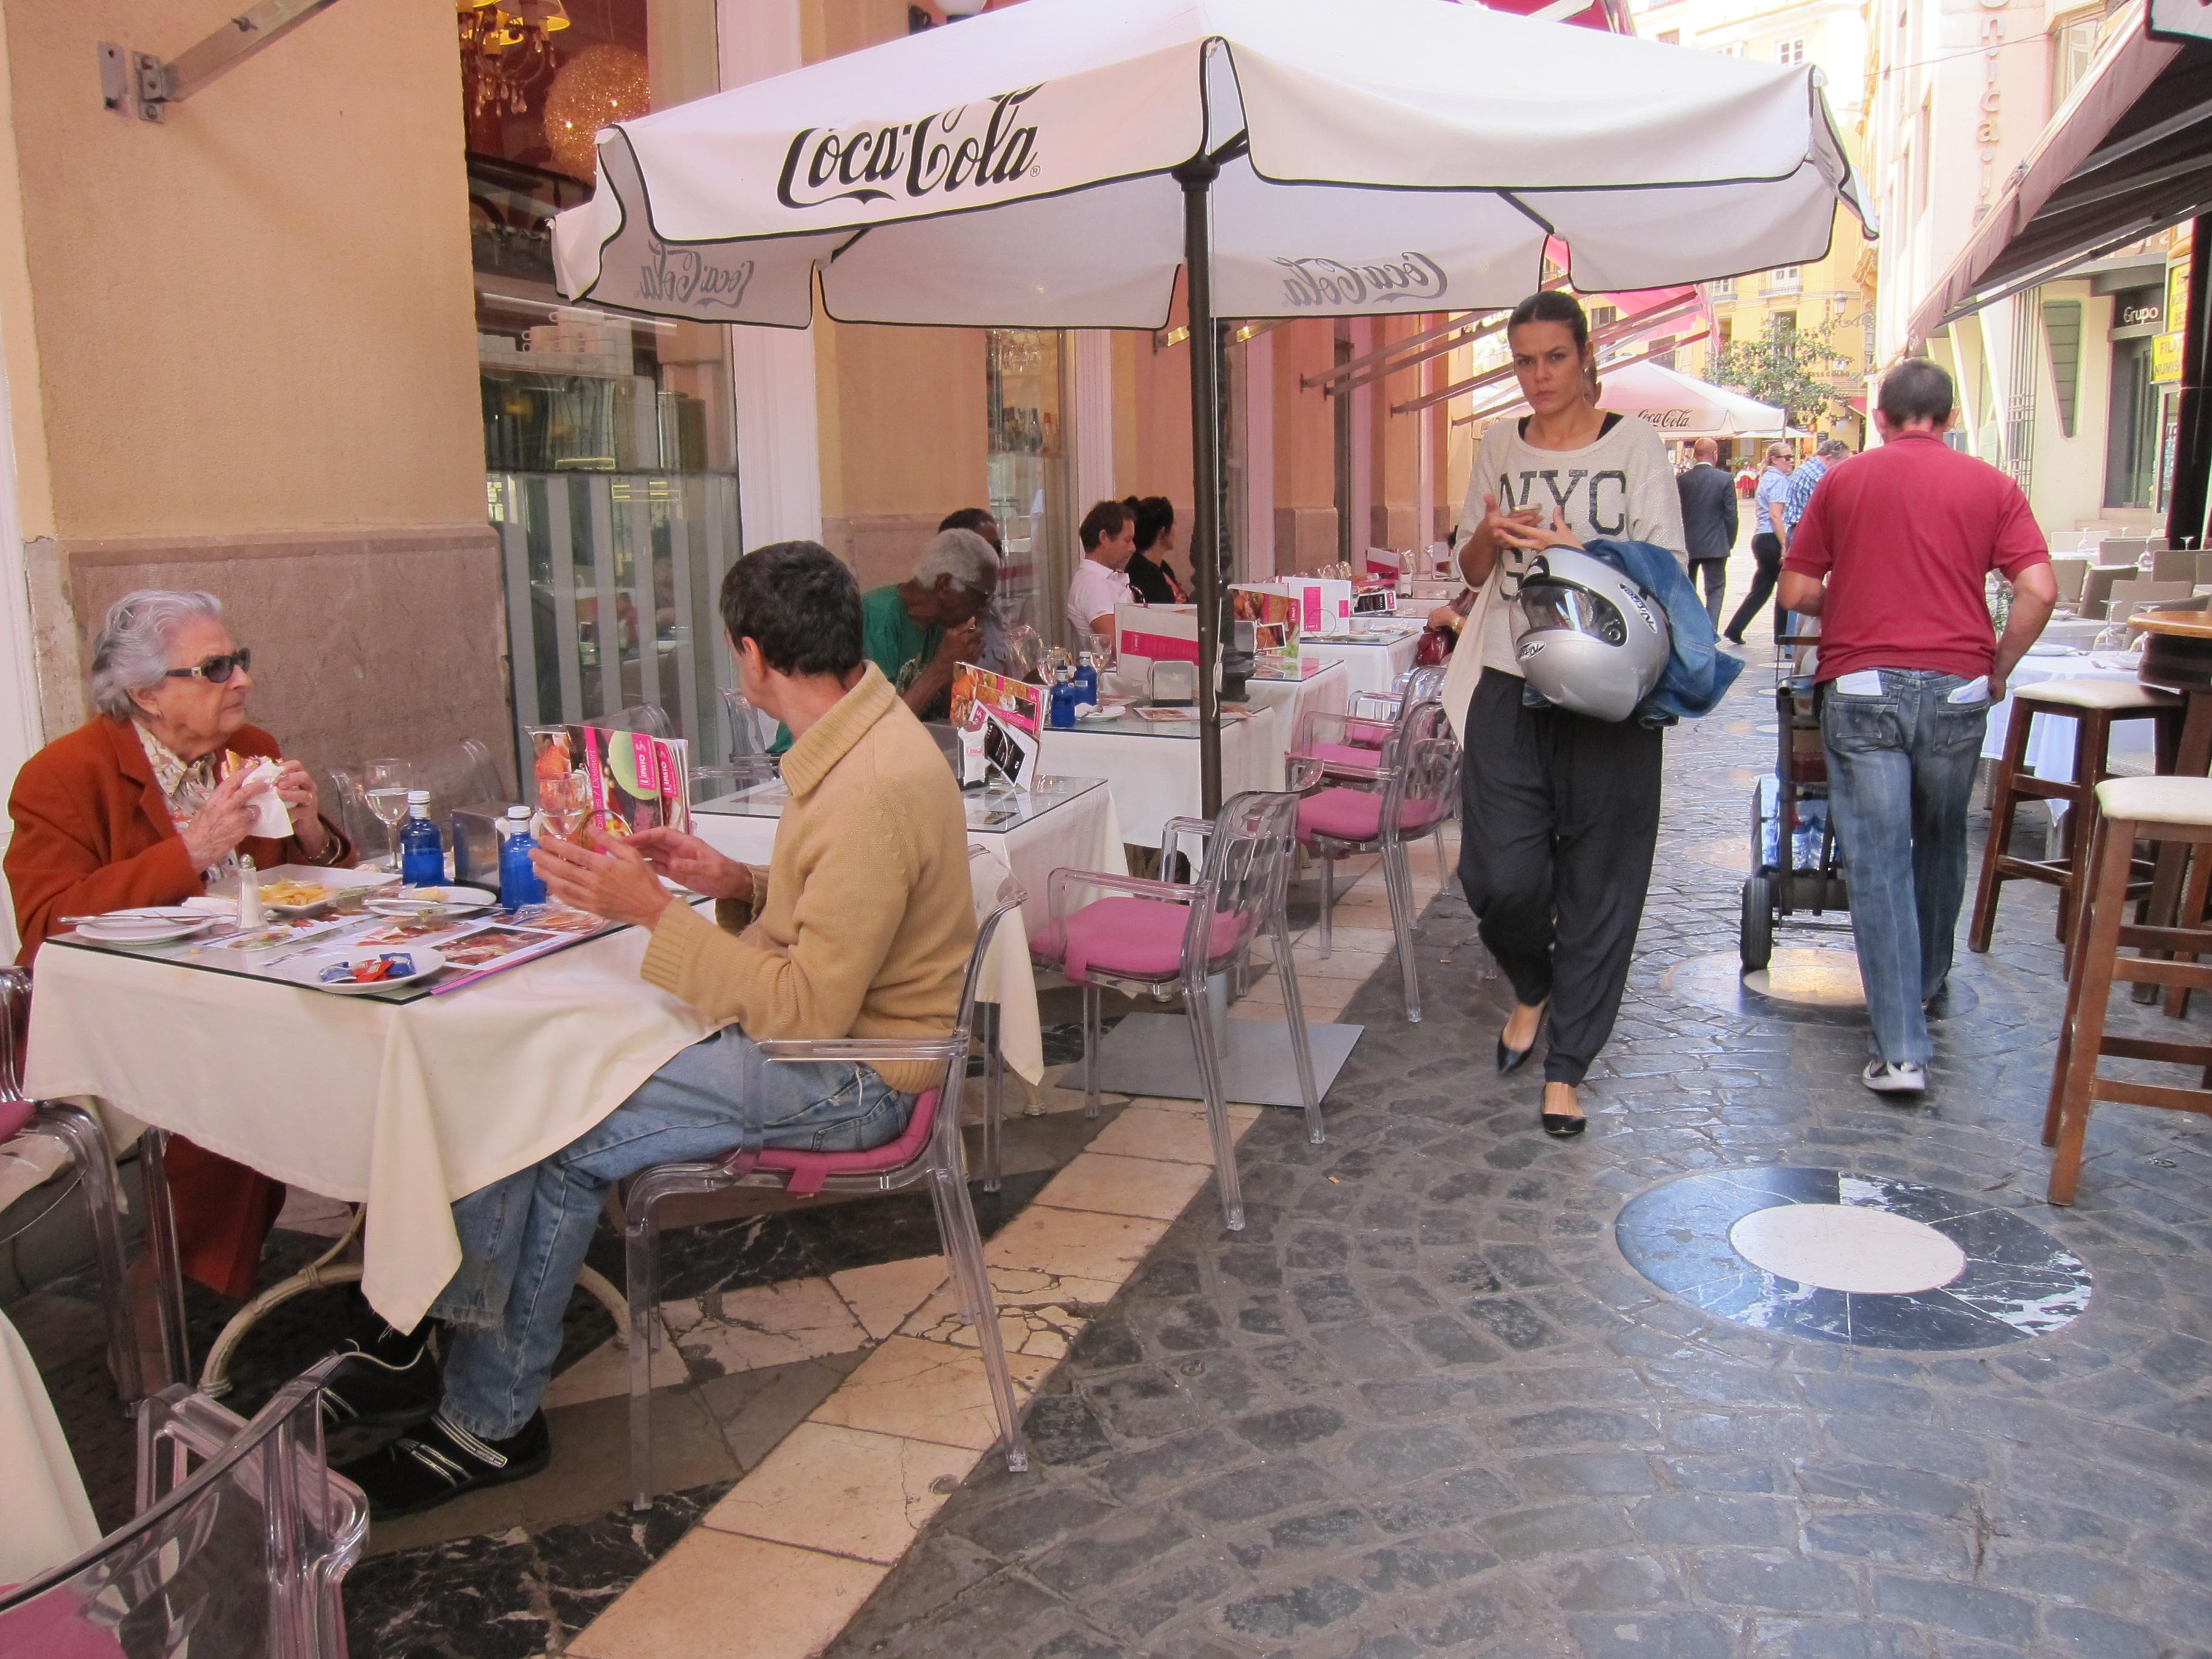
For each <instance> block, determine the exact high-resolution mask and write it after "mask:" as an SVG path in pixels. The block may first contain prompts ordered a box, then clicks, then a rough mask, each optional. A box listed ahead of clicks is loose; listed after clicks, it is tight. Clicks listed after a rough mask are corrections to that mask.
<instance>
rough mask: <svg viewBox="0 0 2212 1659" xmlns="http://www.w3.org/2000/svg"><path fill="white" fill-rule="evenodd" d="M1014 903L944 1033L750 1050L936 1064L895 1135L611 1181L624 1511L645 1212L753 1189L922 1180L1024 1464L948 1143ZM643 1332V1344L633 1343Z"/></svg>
mask: <svg viewBox="0 0 2212 1659" xmlns="http://www.w3.org/2000/svg"><path fill="white" fill-rule="evenodd" d="M1020 906H1021V896H1020V894H1019V893H1018V892H1016V893H1015V894H1014V895H1013V896H1011V897H1006V898H1002V899H1001V900H1000V902H999V903H998V904H997V905H996V906H994V908H993V909H992V910H991V912H990V914H989V915H987V917H985V919H984V920H983V921H982V923H981V926H979V927H977V928H976V930H975V951H974V952H973V953H972V954H971V955H970V956H969V958H968V974H967V977H966V979H965V980H964V981H963V983H962V986H961V989H960V1007H959V1012H958V1014H957V1018H956V1019H955V1022H954V1024H953V1028H952V1030H951V1031H950V1032H948V1033H947V1034H946V1035H945V1036H942V1037H939V1038H934V1039H921V1038H916V1039H915V1040H913V1041H908V1040H906V1039H904V1038H874V1037H844V1038H839V1039H836V1040H835V1041H826V1042H800V1041H771V1042H763V1043H762V1044H761V1045H760V1048H761V1052H762V1053H763V1054H765V1055H766V1056H767V1057H768V1059H769V1060H771V1061H781V1062H787V1063H791V1062H797V1063H809V1062H817V1061H823V1060H829V1061H836V1062H849V1063H852V1064H854V1065H866V1064H867V1063H869V1062H870V1061H876V1060H914V1061H927V1062H928V1063H930V1064H932V1065H936V1066H943V1067H944V1068H945V1070H944V1078H943V1080H942V1081H941V1082H940V1083H939V1084H938V1085H936V1086H935V1087H933V1088H931V1089H929V1090H928V1091H926V1092H925V1093H923V1094H922V1095H921V1097H920V1098H919V1099H917V1100H916V1101H915V1105H914V1113H913V1115H912V1116H911V1117H910V1118H909V1119H908V1121H907V1127H906V1132H905V1133H903V1134H902V1135H900V1136H899V1138H898V1139H896V1140H893V1141H890V1142H888V1143H886V1144H885V1145H884V1146H877V1147H874V1148H872V1149H871V1150H869V1151H866V1152H797V1151H783V1150H778V1149H776V1148H774V1147H770V1148H768V1149H766V1150H764V1151H761V1152H731V1153H728V1154H726V1156H724V1157H722V1158H714V1159H709V1160H707V1161H705V1162H702V1163H696V1164H660V1165H658V1166H657V1167H655V1168H653V1169H650V1170H642V1171H641V1172H640V1173H639V1174H637V1175H635V1176H632V1177H631V1178H630V1179H629V1181H628V1182H624V1183H623V1191H622V1195H621V1202H622V1208H623V1237H624V1242H625V1245H626V1249H627V1253H628V1254H627V1260H628V1266H629V1319H630V1329H631V1331H632V1333H633V1336H632V1339H631V1341H630V1345H629V1432H630V1440H629V1457H630V1504H631V1506H632V1507H633V1508H635V1509H641V1510H642V1509H647V1508H649V1507H650V1506H651V1504H652V1502H653V1419H652V1401H653V1383H652V1376H653V1373H652V1351H653V1347H654V1346H657V1345H658V1344H659V1343H661V1342H665V1341H666V1340H668V1339H667V1333H666V1331H665V1328H664V1327H663V1326H662V1324H661V1320H660V1294H659V1269H658V1267H657V1265H656V1262H655V1255H656V1252H655V1249H654V1243H655V1239H656V1236H657V1233H658V1226H657V1221H656V1218H655V1215H654V1212H655V1210H656V1209H657V1208H658V1207H659V1206H660V1205H662V1204H664V1203H665V1202H666V1201H667V1200H670V1199H672V1198H679V1197H690V1196H694V1195H697V1194H708V1193H725V1192H729V1191H732V1190H733V1189H736V1188H759V1189H763V1190H764V1191H766V1192H769V1193H770V1194H775V1193H781V1194H783V1195H784V1196H787V1197H789V1198H793V1199H812V1198H816V1197H818V1196H820V1195H822V1194H844V1195H850V1196H854V1197H859V1196H865V1195H867V1194H880V1193H896V1192H903V1191H905V1190H906V1189H908V1188H912V1187H918V1186H922V1185H925V1184H926V1185H927V1187H928V1188H929V1195H930V1198H931V1199H932V1200H933V1202H934V1204H935V1206H936V1209H937V1231H938V1236H939V1237H940V1238H941V1239H942V1240H943V1241H944V1244H945V1261H946V1263H947V1264H948V1265H949V1266H950V1267H951V1274H952V1282H953V1285H954V1287H955V1289H956V1290H957V1291H958V1293H959V1297H960V1307H961V1313H962V1316H963V1317H964V1318H965V1319H966V1320H967V1321H968V1322H969V1324H971V1325H973V1326H974V1327H975V1337H976V1342H977V1346H979V1347H980V1348H981V1351H982V1357H983V1370H984V1373H985V1375H986V1376H987V1377H988V1378H989V1380H990V1385H991V1400H992V1403H993V1404H994V1406H996V1407H997V1408H998V1413H999V1433H1000V1449H1001V1450H1002V1451H1003V1452H1004V1453H1005V1455H1006V1468H1008V1469H1009V1470H1011V1471H1012V1472H1013V1473H1015V1474H1020V1473H1021V1472H1022V1471H1023V1470H1024V1469H1026V1468H1028V1467H1029V1459H1028V1455H1027V1454H1026V1453H1024V1450H1023V1449H1022V1443H1021V1427H1020V1418H1019V1411H1018V1407H1017V1405H1016V1402H1015V1400H1014V1384H1013V1376H1012V1373H1011V1372H1010V1371H1008V1370H1007V1369H1006V1346H1005V1343H1004V1341H1003V1340H1002V1339H1001V1337H1000V1333H999V1310H998V1301H997V1298H996V1297H995V1296H994V1294H993V1292H992V1290H991V1279H990V1275H989V1274H988V1273H987V1272H986V1271H985V1268H984V1265H983V1240H982V1234H981V1231H980V1230H979V1229H978V1228H977V1226H976V1225H975V1205H974V1204H973V1202H972V1201H971V1200H969V1195H968V1179H967V1173H966V1164H965V1152H964V1150H963V1146H962V1143H961V1139H960V1097H961V1091H962V1085H963V1084H964V1083H965V1081H966V1079H967V1073H968V1049H969V1038H970V1036H971V1035H972V1033H973V1031H974V1030H975V1000H976V991H977V987H978V986H979V985H980V984H981V977H982V970H983V964H984V963H985V962H986V960H987V958H988V957H989V955H990V951H991V942H992V940H993V939H994V938H995V937H996V936H997V934H998V931H999V923H1000V921H1001V920H1002V919H1003V918H1004V917H1005V916H1006V914H1007V913H1008V912H1009V911H1012V910H1015V909H1018V908H1020ZM640 1337H643V1338H644V1339H645V1340H638V1339H639V1338H640Z"/></svg>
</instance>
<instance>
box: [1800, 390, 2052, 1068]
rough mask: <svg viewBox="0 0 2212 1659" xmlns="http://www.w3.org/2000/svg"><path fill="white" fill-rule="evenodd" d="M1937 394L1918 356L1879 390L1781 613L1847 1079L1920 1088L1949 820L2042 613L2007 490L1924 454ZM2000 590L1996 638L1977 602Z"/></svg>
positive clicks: (1942, 952) (1930, 448)
mask: <svg viewBox="0 0 2212 1659" xmlns="http://www.w3.org/2000/svg"><path fill="white" fill-rule="evenodd" d="M1951 414H1952V391H1951V377H1950V376H1949V375H1948V374H1945V373H1944V372H1943V370H1942V368H1938V367H1937V366H1936V364H1934V363H1932V362H1928V361H1927V360H1926V359H1924V358H1916V359H1914V360H1913V361H1911V362H1905V363H1902V364H1899V366H1898V367H1897V368H1894V369H1892V370H1891V371H1890V373H1889V374H1888V376H1887V378H1886V379H1885V380H1883V381H1882V383H1881V398H1880V400H1879V406H1878V408H1877V410H1876V413H1875V423H1876V424H1877V425H1878V426H1879V427H1880V428H1881V435H1882V443H1881V447H1880V448H1877V449H1871V450H1869V451H1868V452H1867V453H1865V454H1863V455H1857V456H1853V457H1851V458H1850V459H1847V460H1844V461H1842V462H1840V463H1838V465H1835V466H1834V467H1833V468H1832V471H1830V473H1829V476H1828V477H1827V478H1826V480H1825V481H1824V482H1823V483H1821V485H1820V489H1817V490H1815V491H1814V493H1813V495H1812V499H1811V500H1810V501H1808V503H1807V505H1806V508H1805V516H1804V517H1803V518H1802V520H1799V522H1798V526H1797V534H1796V539H1795V540H1794V541H1793V542H1792V543H1791V544H1790V555H1789V557H1788V559H1787V561H1786V562H1784V566H1783V574H1782V602H1783V604H1784V605H1787V606H1788V607H1789V608H1790V610H1792V611H1800V612H1802V613H1803V614H1804V615H1806V616H1810V617H1820V669H1819V672H1818V675H1817V678H1819V679H1820V681H1822V682H1823V683H1824V684H1826V698H1825V701H1824V702H1823V705H1822V708H1821V714H1820V737H1821V741H1822V743H1823V744H1824V745H1825V747H1826V750H1827V757H1828V805H1829V811H1830V813H1831V814H1832V817H1833V819H1834V823H1835V829H1836V842H1837V845H1838V848H1840V849H1841V851H1842V854H1843V858H1844V868H1845V872H1846V876H1847V878H1848V880H1849V883H1850V905H1851V931H1852V935H1853V939H1854V942H1855V943H1856V945H1857V950H1858V958H1859V978H1860V980H1861V981H1863V983H1864V985H1865V987H1866V999H1867V1014H1868V1017H1869V1019H1870V1020H1871V1021H1872V1023H1873V1026H1874V1032H1873V1042H1872V1046H1873V1049H1874V1057H1873V1059H1871V1060H1869V1061H1868V1062H1867V1066H1866V1069H1865V1071H1863V1073H1860V1081H1861V1082H1863V1083H1864V1084H1865V1085H1866V1086H1867V1087H1868V1088H1869V1089H1872V1090H1874V1091H1876V1092H1877V1093H1881V1094H1916V1093H1918V1092H1919V1091H1922V1090H1923V1089H1925V1088H1926V1087H1927V1086H1928V1079H1927V1070H1926V1068H1927V1065H1928V1061H1929V1057H1930V1055H1931V1054H1932V1053H1933V1048H1932V1047H1931V1045H1930V1044H1929V1040H1928V1019H1927V1005H1928V1004H1929V1003H1930V1002H1932V1001H1934V1000H1935V999H1936V997H1937V996H1939V995H1941V994H1942V990H1943V984H1944V981H1945V978H1946V977H1947V976H1948V975H1949V973H1950V971H1951V943H1952V934H1953V933H1954V932H1955V931H1956V929H1957V927H1958V923H1959V907H1960V902H1961V901H1962V900H1963V898H1964V897H1965V895H1966V806H1967V802H1968V799H1969V797H1970V796H1971V795H1972V792H1973V783H1974V764H1975V762H1976V761H1977V759H1978V758H1979V757H1980V755H1981V752H1982V729H1983V726H1984V724H1985V723H1986V722H1987V720H1988V717H1989V710H1990V704H1991V703H1993V702H1998V701H1999V700H2001V699H2002V697H2003V696H2004V693H2005V680H2006V678H2008V676H2009V675H2010V674H2011V672H2012V671H2013V667H2014V665H2015V664H2017V663H2018V662H2019V661H2020V659H2021V657H2022V656H2023V655H2024V654H2026V653H2027V647H2029V646H2031V645H2033V643H2034V642H2035V636H2036V635H2039V634H2040V633H2041V632H2042V631H2043V624H2044V623H2045V621H2047V620H2048V619H2049V617H2050V616H2051V607H2052V606H2053V605H2056V604H2057V602H2058V586H2057V582H2056V581H2055V580H2053V579H2052V577H2051V556H2050V554H2049V553H2048V551H2047V550H2045V545H2044V539H2043V532H2042V531H2041V530H2040V529H2039V528H2038V527H2037V526H2036V522H2035V515H2034V514H2033V513H2032V512H2030V511H2029V510H2028V505H2027V497H2026V496H2024V495H2021V491H2020V486H2019V485H2018V484H2016V483H2014V482H2013V481H2012V480H2011V479H2010V478H2008V477H2006V476H2005V475H2004V474H2003V473H2002V472H2000V471H1997V469H1996V468H1995V467H1993V466H1990V465H1988V464H1987V463H1986V462H1983V461H1978V460H1976V459H1974V458H1973V457H1972V456H1970V455H1966V454H1963V453H1960V452H1959V451H1957V450H1954V449H1953V448H1951V447H1949V446H1948V444H1946V443H1945V442H1944V441H1943V431H1944V428H1947V427H1948V426H1949V425H1950V424H1951ZM1992 569H1994V570H1997V571H2001V572H2002V573H2003V574H2004V576H2005V579H2006V580H2008V581H2009V582H2011V583H2012V586H2013V599H2012V607H2011V610H2010V611H2009V613H2008V616H2007V618H2006V621H2005V629H2004V635H2003V636H2002V638H1999V637H1998V636H1997V633H1996V627H1995V625H1994V624H1993V623H1991V622H1990V612H1989V606H1988V601H1987V600H1986V599H1985V598H1984V579H1985V578H1986V577H1987V575H1988V573H1989V572H1990V571H1991V570H1992Z"/></svg>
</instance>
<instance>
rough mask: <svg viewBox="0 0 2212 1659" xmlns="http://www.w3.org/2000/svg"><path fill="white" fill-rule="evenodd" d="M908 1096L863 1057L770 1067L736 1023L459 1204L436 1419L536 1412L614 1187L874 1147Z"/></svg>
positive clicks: (888, 1135) (498, 1427)
mask: <svg viewBox="0 0 2212 1659" xmlns="http://www.w3.org/2000/svg"><path fill="white" fill-rule="evenodd" d="M914 1102H915V1097H913V1096H912V1095H905V1094H900V1093H898V1092H897V1091H895V1090H893V1089H892V1088H891V1087H890V1085H888V1084H886V1083H885V1082H884V1080H883V1079H881V1078H880V1077H878V1076H877V1075H876V1073H874V1072H873V1071H872V1070H870V1069H869V1068H868V1067H867V1066H852V1065H814V1064H805V1065H770V1064H769V1062H768V1061H767V1060H765V1059H764V1058H763V1056H762V1054H761V1052H760V1049H759V1048H757V1046H756V1045H755V1044H754V1042H752V1040H751V1039H750V1037H748V1036H745V1034H744V1032H743V1031H741V1030H738V1028H737V1027H736V1026H734V1025H730V1026H725V1027H724V1028H723V1029H722V1030H720V1031H717V1032H716V1033H715V1034H714V1036H710V1037H708V1038H707V1039H706V1040H705V1041H703V1042H695V1043H693V1044H692V1045H691V1046H690V1048H686V1049H684V1051H683V1052H682V1053H681V1054H678V1055H676V1056H675V1058H673V1059H672V1060H669V1061H668V1062H667V1064H665V1065H664V1066H662V1067H661V1068H660V1069H659V1071H658V1072H655V1073H653V1075H652V1076H651V1077H650V1078H647V1079H646V1080H645V1082H644V1083H643V1084H642V1085H640V1086H639V1088H638V1089H637V1091H636V1092H635V1093H634V1094H632V1095H631V1096H630V1097H629V1099H628V1100H626V1101H624V1102H623V1103H622V1104H621V1105H620V1106H618V1107H617V1108H616V1109H615V1110H614V1112H613V1114H612V1115H610V1116H609V1117H607V1118H606V1119H605V1121H603V1122H601V1123H600V1124H599V1126H598V1127H596V1128H593V1129H592V1130H591V1131H590V1132H588V1133H586V1134H583V1135H581V1136H580V1137H578V1138H577V1139H575V1140H573V1141H571V1142H570V1143H569V1144H568V1146H564V1147H563V1148H562V1149H561V1151H559V1152H556V1153H554V1154H553V1155H552V1156H551V1157H550V1158H545V1159H544V1160H543V1161H542V1162H540V1163H538V1164H533V1165H532V1166H531V1167H530V1168H529V1169H526V1170H517V1171H516V1172H515V1173H514V1174H513V1175H511V1176H507V1178H506V1179H505V1180H503V1181H495V1182H492V1184H491V1185H490V1186H489V1187H486V1188H482V1189H480V1190H479V1191H477V1192H473V1193H471V1194H469V1195H468V1196H467V1197H465V1198H464V1199H461V1200H459V1201H458V1202H456V1203H455V1204H454V1206H453V1225H454V1229H455V1231H458V1232H459V1235H460V1240H461V1266H460V1269H459V1272H457V1273H455V1274H454V1275H453V1279H452V1282H450V1283H449V1284H448V1285H447V1286H446V1288H445V1290H444V1291H441V1293H440V1295H439V1297H438V1300H437V1302H436V1303H435V1304H433V1306H432V1308H431V1312H432V1313H434V1314H435V1315H436V1316H438V1317H439V1318H441V1319H445V1320H448V1321H450V1322H452V1323H453V1327H454V1331H453V1343H452V1346H451V1348H450V1350H449V1352H447V1358H446V1371H445V1389H446V1395H445V1404H444V1415H445V1416H446V1417H447V1418H448V1419H451V1420H452V1421H453V1422H454V1423H456V1424H458V1425H459V1426H460V1427H462V1428H464V1429H466V1430H467V1431H469V1432H470V1433H471V1434H473V1435H476V1436H478V1437H481V1438H483V1439H489V1440H503V1439H505V1438H506V1437H507V1436H509V1435H512V1434H514V1433H517V1432H518V1431H520V1429H521V1428H522V1426H523V1425H524V1424H525V1423H526V1422H528V1421H529V1420H530V1416H531V1413H533V1412H534V1411H536V1410H537V1409H538V1398H539V1396H540V1395H543V1394H544V1392H545V1385H546V1383H547V1382H548V1381H549V1380H550V1378H551V1376H552V1375H553V1362H554V1360H555V1359H556V1358H557V1357H558V1356H559V1354H560V1352H561V1321H562V1314H563V1313H564V1312H565V1310H567V1308H568V1293H569V1292H570V1291H572V1290H574V1288H575V1284H576V1276H577V1275H578V1273H580V1272H581V1271H582V1270H583V1266H584V1249H585V1247H586V1245H588V1244H589V1243H591V1242H592V1231H593V1230H594V1229H595V1228H596V1227H597V1226H598V1225H599V1203H600V1200H601V1199H602V1198H603V1197H604V1196H605V1193H606V1189H607V1187H608V1186H609V1184H610V1183H611V1182H617V1181H620V1180H622V1179H623V1177H624V1176H632V1175H635V1174H636V1173H637V1172H638V1171H639V1170H645V1169H649V1168H651V1167H652V1166H653V1165H654V1164H678V1163H683V1162H685V1161H688V1160H693V1159H703V1158H714V1157H719V1156H720V1154H722V1153H724V1152H730V1151H732V1150H733V1149H735V1148H737V1147H738V1146H752V1147H761V1146H778V1147H791V1146H799V1147H805V1148H807V1149H808V1150H811V1151H814V1152H854V1151H858V1150H860V1149H863V1148H866V1147H871V1146H882V1145H883V1144H884V1142H886V1141H890V1140H896V1139H897V1138H898V1136H899V1134H900V1133H901V1132H902V1130H904V1128H905V1127H906V1123H907V1118H908V1115H909V1114H910V1113H911V1112H912V1111H913V1109H914Z"/></svg>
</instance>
